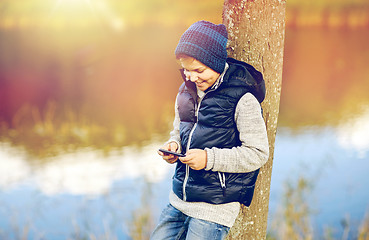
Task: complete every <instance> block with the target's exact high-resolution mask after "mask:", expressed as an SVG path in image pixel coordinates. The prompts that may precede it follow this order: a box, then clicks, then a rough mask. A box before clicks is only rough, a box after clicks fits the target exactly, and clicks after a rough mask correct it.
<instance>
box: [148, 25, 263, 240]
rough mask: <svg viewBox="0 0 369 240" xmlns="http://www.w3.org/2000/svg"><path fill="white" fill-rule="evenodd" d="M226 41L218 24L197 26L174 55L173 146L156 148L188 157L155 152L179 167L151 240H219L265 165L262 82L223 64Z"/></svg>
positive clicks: (243, 68)
mask: <svg viewBox="0 0 369 240" xmlns="http://www.w3.org/2000/svg"><path fill="white" fill-rule="evenodd" d="M227 41H228V34H227V30H226V27H225V26H224V25H223V24H219V25H216V24H213V23H210V22H207V21H199V22H196V23H194V24H193V25H191V26H190V27H189V28H188V29H187V30H186V31H185V33H184V34H183V35H182V37H181V39H180V41H179V43H178V45H177V48H176V50H175V55H176V57H177V59H178V61H179V63H180V65H181V66H182V68H183V72H182V77H183V78H184V83H183V84H182V85H181V87H180V88H179V93H178V95H177V99H176V104H175V119H174V123H173V126H174V128H173V131H172V132H171V134H170V135H171V138H170V140H169V141H168V142H167V143H166V144H164V146H163V147H162V148H163V149H165V150H170V151H174V152H178V153H183V154H185V155H186V156H185V157H177V156H175V155H173V154H164V153H163V152H160V151H159V152H158V154H159V155H161V156H162V157H163V159H164V160H165V161H167V162H168V163H171V164H173V163H176V164H177V165H176V170H175V173H174V176H173V182H172V186H173V187H172V191H171V192H170V204H169V205H168V206H167V207H166V208H165V209H164V210H163V212H162V214H161V217H160V221H159V224H158V226H157V227H156V229H155V230H154V232H153V233H152V236H151V239H152V240H163V239H187V240H194V239H201V240H204V239H209V240H210V239H211V240H214V239H219V240H220V239H224V238H225V237H226V235H227V234H228V231H229V229H230V228H231V227H232V226H233V224H234V222H235V219H236V218H237V215H238V213H239V209H240V204H241V203H242V204H244V205H245V206H249V205H250V203H251V200H252V196H253V192H254V188H255V181H256V178H257V175H258V173H259V168H260V167H261V166H262V165H264V164H265V162H266V161H267V160H268V156H269V146H268V139H267V133H266V127H265V124H264V120H263V117H262V110H261V106H260V103H261V102H262V101H263V100H264V97H265V85H264V80H263V77H262V75H261V73H260V72H258V71H256V70H255V69H254V68H253V67H252V66H250V65H249V64H247V63H244V62H241V61H237V60H235V59H232V58H227V51H226V45H227Z"/></svg>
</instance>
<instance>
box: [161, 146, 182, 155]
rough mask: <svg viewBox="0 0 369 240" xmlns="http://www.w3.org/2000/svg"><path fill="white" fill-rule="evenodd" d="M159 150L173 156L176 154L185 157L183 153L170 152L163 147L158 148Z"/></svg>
mask: <svg viewBox="0 0 369 240" xmlns="http://www.w3.org/2000/svg"><path fill="white" fill-rule="evenodd" d="M159 151H160V152H162V153H165V154H173V155H174V156H177V157H185V156H186V155H185V154H182V153H177V152H172V151H169V150H165V149H162V148H160V149H159Z"/></svg>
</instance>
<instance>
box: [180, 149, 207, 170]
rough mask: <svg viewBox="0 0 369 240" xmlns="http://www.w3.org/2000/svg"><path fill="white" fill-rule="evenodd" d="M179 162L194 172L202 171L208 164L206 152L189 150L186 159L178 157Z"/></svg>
mask: <svg viewBox="0 0 369 240" xmlns="http://www.w3.org/2000/svg"><path fill="white" fill-rule="evenodd" d="M179 160H180V161H181V162H182V163H184V164H187V165H188V166H189V167H190V168H192V169H194V170H201V169H204V168H205V167H206V164H207V162H208V160H207V154H206V151H205V150H201V149H190V150H188V152H186V157H180V158H179Z"/></svg>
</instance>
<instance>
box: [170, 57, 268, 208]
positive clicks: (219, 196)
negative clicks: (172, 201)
mask: <svg viewBox="0 0 369 240" xmlns="http://www.w3.org/2000/svg"><path fill="white" fill-rule="evenodd" d="M227 62H228V64H229V68H228V70H227V72H226V73H225V75H224V77H223V81H222V83H221V84H220V85H219V86H218V87H217V88H215V89H209V90H207V91H206V95H205V96H204V98H203V99H202V101H201V102H197V91H196V86H195V84H194V83H192V82H190V81H185V83H183V84H182V86H181V87H180V89H179V94H178V97H177V103H178V112H179V118H180V120H181V122H180V137H181V145H182V149H183V150H182V151H183V153H185V152H186V151H187V149H194V148H197V149H205V148H212V147H217V148H232V147H237V146H240V145H241V141H240V139H239V132H238V130H237V126H236V122H235V119H234V115H235V110H236V106H237V103H238V101H239V100H240V98H241V97H242V96H243V95H244V94H246V93H248V92H250V93H252V94H253V95H254V96H255V97H256V98H257V99H258V101H259V102H260V103H261V102H262V101H263V100H264V97H265V85H264V80H263V77H262V75H261V73H260V72H258V71H256V70H255V69H254V68H253V67H252V66H251V65H249V64H247V63H244V62H240V61H237V60H235V59H231V58H229V59H227ZM197 109H198V111H197ZM258 173H259V170H256V171H253V172H248V173H221V174H219V173H218V172H213V171H205V170H193V169H190V168H189V167H188V166H187V165H185V164H183V163H181V162H180V161H177V166H176V171H175V174H174V177H173V191H174V193H175V194H176V195H177V196H178V197H179V198H181V199H182V200H184V201H189V202H207V203H212V204H222V203H229V202H240V203H242V204H244V205H246V206H249V205H250V203H251V200H252V196H253V193H254V188H255V181H256V178H257V176H258ZM221 178H222V179H221ZM222 183H225V184H222Z"/></svg>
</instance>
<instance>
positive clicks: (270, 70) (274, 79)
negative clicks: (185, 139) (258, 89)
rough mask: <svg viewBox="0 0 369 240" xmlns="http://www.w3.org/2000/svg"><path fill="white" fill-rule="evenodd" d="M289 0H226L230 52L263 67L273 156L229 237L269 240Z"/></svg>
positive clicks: (269, 136)
mask: <svg viewBox="0 0 369 240" xmlns="http://www.w3.org/2000/svg"><path fill="white" fill-rule="evenodd" d="M285 9H286V1H285V0H225V2H224V6H223V23H224V24H225V25H226V26H227V28H228V33H229V42H228V55H229V56H230V57H233V58H235V59H238V60H242V61H245V62H247V63H249V64H251V65H253V66H254V67H255V68H256V69H257V70H259V71H260V72H261V73H262V74H263V76H264V79H265V84H266V90H267V95H266V98H265V100H264V102H263V103H262V108H263V114H264V120H265V124H266V126H267V133H268V139H269V146H270V156H269V160H268V162H267V164H266V165H264V166H263V167H262V168H261V170H260V174H259V177H258V180H257V183H256V184H257V186H256V189H255V195H254V199H253V202H252V204H251V206H250V207H249V208H247V207H244V206H242V207H241V211H240V214H239V216H238V219H237V220H236V223H235V225H234V227H233V228H232V229H231V231H230V234H229V236H228V239H237V240H240V239H241V240H243V239H265V238H266V231H267V222H268V206H269V192H270V180H271V174H272V165H273V155H274V142H275V136H276V130H277V120H278V113H279V102H280V94H281V83H282V67H283V49H284V36H285V34H284V33H285Z"/></svg>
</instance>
